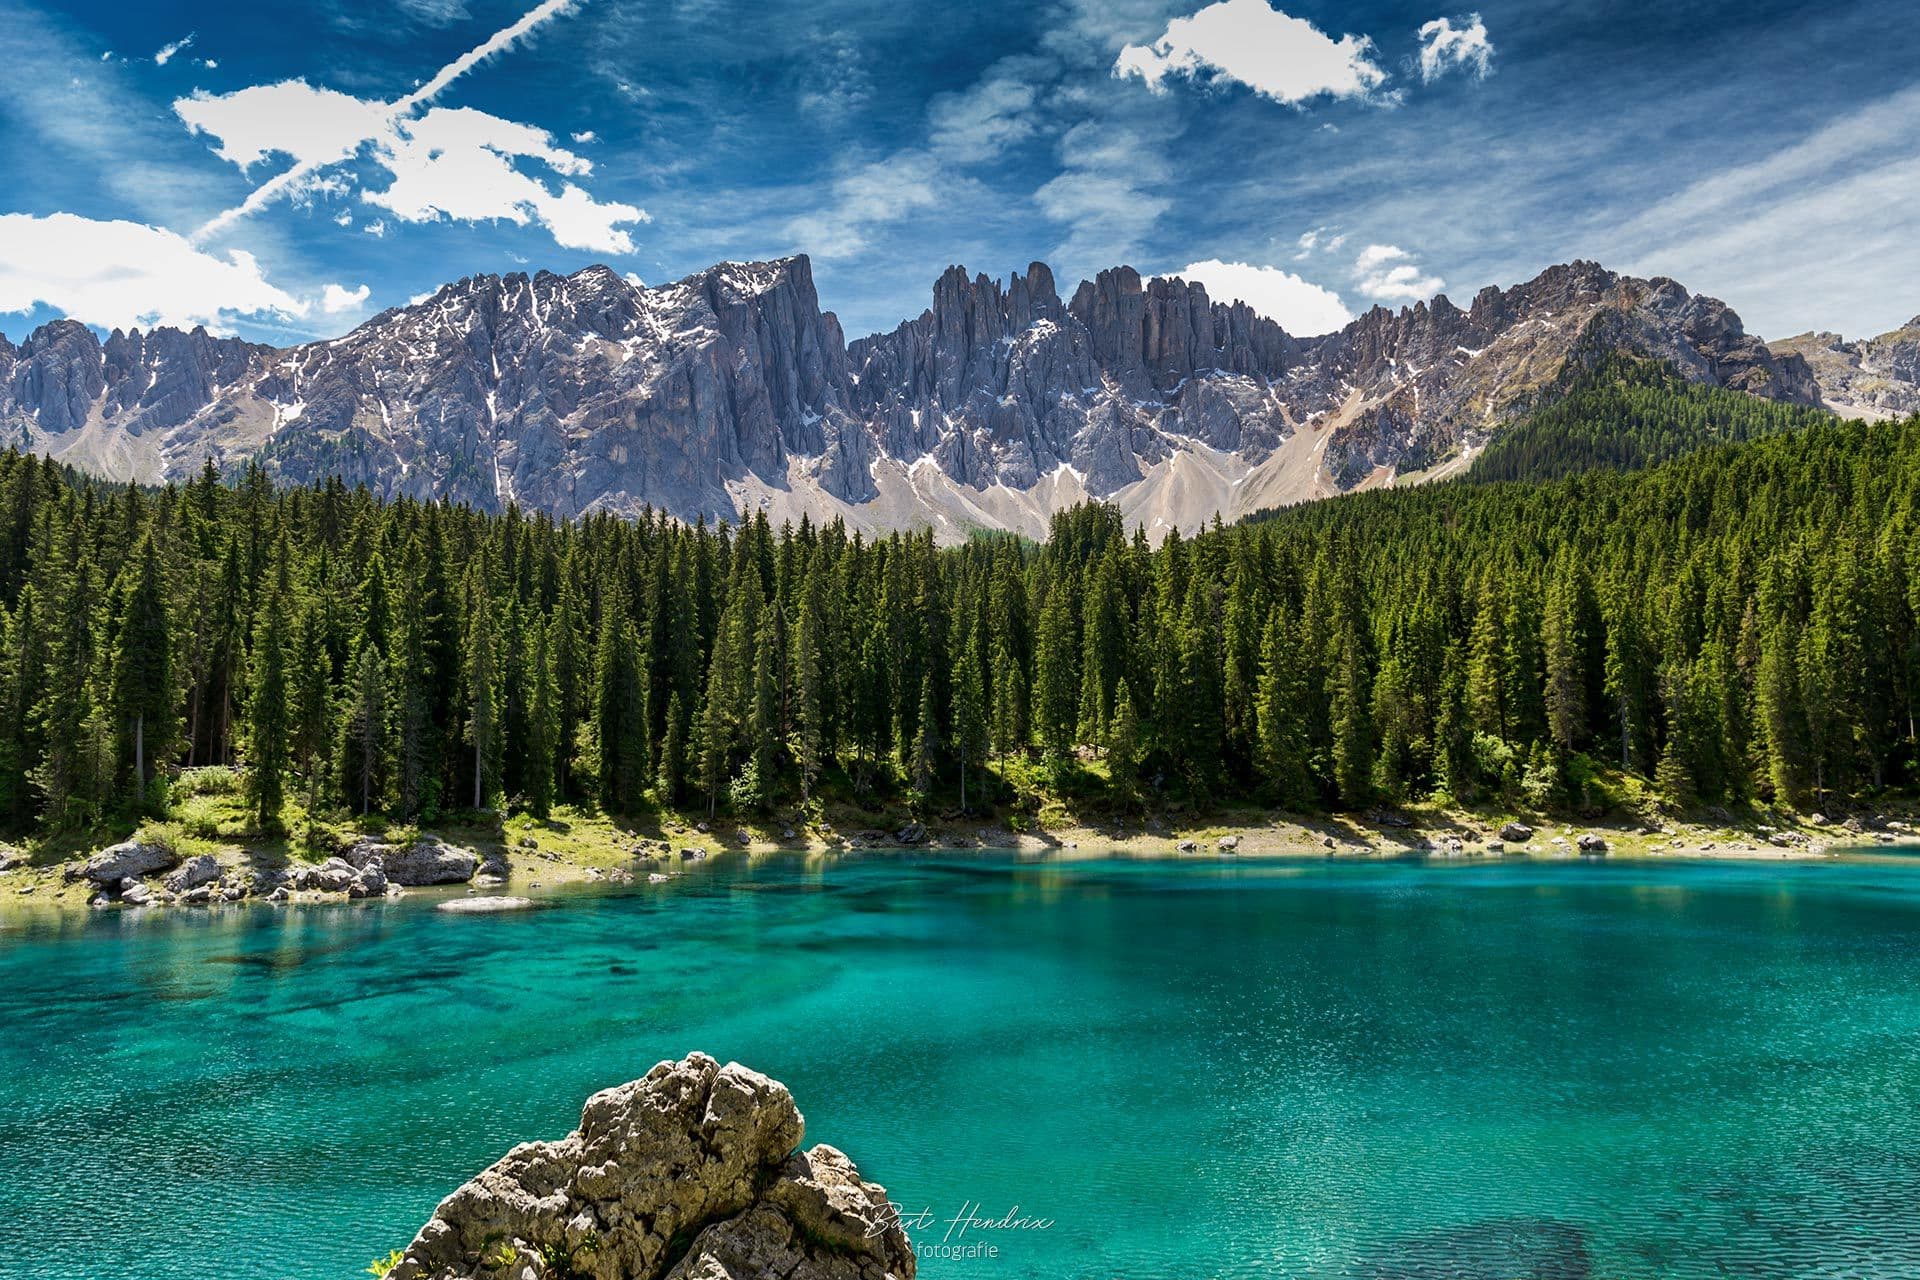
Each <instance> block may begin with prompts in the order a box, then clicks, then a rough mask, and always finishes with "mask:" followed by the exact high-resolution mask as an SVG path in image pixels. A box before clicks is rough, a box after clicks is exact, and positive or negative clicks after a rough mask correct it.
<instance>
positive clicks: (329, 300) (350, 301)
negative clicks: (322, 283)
mask: <svg viewBox="0 0 1920 1280" xmlns="http://www.w3.org/2000/svg"><path fill="white" fill-rule="evenodd" d="M372 295H373V289H372V287H371V286H369V285H364V284H363V285H361V286H360V287H359V288H358V289H347V288H343V287H342V286H340V285H337V284H330V285H328V286H327V287H326V288H325V289H322V290H321V291H320V309H321V310H322V311H325V312H327V313H328V314H329V315H337V314H338V313H340V312H342V311H358V310H359V309H360V308H362V307H364V306H366V305H367V299H368V298H369V297H371V296H372Z"/></svg>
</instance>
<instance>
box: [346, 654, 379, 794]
mask: <svg viewBox="0 0 1920 1280" xmlns="http://www.w3.org/2000/svg"><path fill="white" fill-rule="evenodd" d="M386 699H387V673H386V661H385V659H384V658H382V656H381V654H380V646H378V645H375V644H369V645H367V646H366V647H365V648H363V649H361V651H360V661H359V666H358V668H357V670H356V671H355V673H354V682H353V693H352V696H351V697H350V698H349V699H348V700H347V704H346V710H345V713H344V714H343V715H342V717H341V721H340V748H339V751H338V752H337V756H338V759H339V761H340V790H341V799H342V800H344V801H345V802H346V803H347V804H349V805H351V806H353V807H354V808H356V809H358V810H359V812H360V813H362V814H367V813H371V812H373V806H374V804H375V802H376V801H378V800H379V799H380V798H381V796H382V793H383V790H384V786H383V782H384V779H385V777H386V750H387V717H386Z"/></svg>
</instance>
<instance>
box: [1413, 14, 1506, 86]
mask: <svg viewBox="0 0 1920 1280" xmlns="http://www.w3.org/2000/svg"><path fill="white" fill-rule="evenodd" d="M1456 68H1457V69H1459V70H1461V71H1466V72H1468V73H1470V74H1472V75H1473V76H1475V77H1476V78H1478V79H1485V78H1486V77H1487V76H1488V75H1489V74H1490V73H1491V72H1492V71H1493V41H1492V40H1490V39H1488V38H1487V24H1486V23H1485V22H1483V21H1481V19H1480V15H1479V14H1477V13H1469V14H1467V15H1466V16H1465V17H1457V18H1444V17H1442V18H1435V19H1434V20H1433V21H1431V22H1427V23H1424V24H1422V25H1421V27H1420V79H1421V80H1423V81H1428V82H1431V81H1434V80H1437V79H1439V78H1440V77H1441V76H1443V75H1445V74H1446V73H1447V72H1449V71H1452V70H1454V69H1456Z"/></svg>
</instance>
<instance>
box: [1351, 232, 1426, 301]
mask: <svg viewBox="0 0 1920 1280" xmlns="http://www.w3.org/2000/svg"><path fill="white" fill-rule="evenodd" d="M1353 280H1354V287H1355V288H1357V289H1358V290H1360V292H1361V293H1362V294H1364V295H1365V296H1366V297H1369V298H1372V299H1373V300H1374V301H1376V302H1424V301H1425V300H1426V299H1428V298H1430V297H1432V296H1433V295H1434V294H1436V293H1438V292H1440V290H1441V289H1443V288H1445V287H1446V283H1447V282H1446V281H1445V280H1442V279H1441V278H1440V277H1439V276H1430V275H1425V274H1423V273H1422V272H1421V269H1420V266H1419V264H1418V263H1416V262H1415V261H1414V260H1413V255H1412V254H1410V253H1408V252H1407V251H1406V250H1405V249H1402V248H1400V247H1399V246H1398V245H1392V244H1370V245H1368V246H1367V247H1366V248H1364V249H1362V250H1361V251H1360V256H1359V257H1357V258H1355V259H1354V261H1353Z"/></svg>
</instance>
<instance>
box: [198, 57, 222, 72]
mask: <svg viewBox="0 0 1920 1280" xmlns="http://www.w3.org/2000/svg"><path fill="white" fill-rule="evenodd" d="M200 65H201V66H202V67H205V68H206V69H207V70H208V71H218V70H219V69H220V62H219V60H218V59H216V58H202V59H200Z"/></svg>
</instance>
